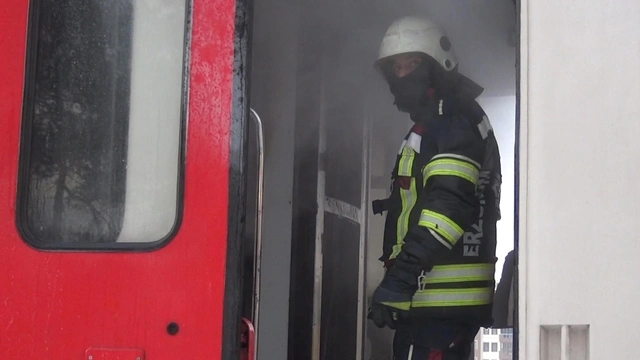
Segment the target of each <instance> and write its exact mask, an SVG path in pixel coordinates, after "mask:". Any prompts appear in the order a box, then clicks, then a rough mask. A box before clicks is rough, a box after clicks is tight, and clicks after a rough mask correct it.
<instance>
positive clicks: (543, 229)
mask: <svg viewBox="0 0 640 360" xmlns="http://www.w3.org/2000/svg"><path fill="white" fill-rule="evenodd" d="M521 4H522V6H521V7H522V27H521V31H522V33H521V37H520V40H521V61H522V64H521V66H522V70H521V86H520V91H521V96H522V98H521V103H520V113H521V131H520V145H519V151H520V157H521V162H520V168H519V177H520V187H519V201H520V204H519V225H520V231H519V250H520V251H519V258H518V261H519V273H520V276H519V283H520V294H519V308H520V309H522V311H521V312H520V314H519V320H520V322H521V326H520V329H519V330H520V339H521V340H520V351H519V355H520V359H552V358H553V357H551V356H549V353H548V351H551V350H556V349H560V346H561V340H562V339H563V338H564V336H563V334H568V335H569V338H568V339H567V340H569V341H568V342H562V346H566V351H567V352H569V353H572V354H578V355H575V356H577V357H576V358H580V359H635V358H636V356H637V353H638V333H637V331H636V329H637V326H638V322H639V321H640V315H639V314H638V312H637V310H636V309H637V299H638V298H640V282H638V280H637V274H638V270H639V269H640V266H639V265H638V259H637V253H638V249H639V245H638V238H637V235H636V234H637V233H639V232H640V222H639V221H638V214H640V206H639V205H638V204H639V202H638V199H639V198H640V187H638V177H639V175H640V171H639V170H638V166H637V163H638V160H637V158H638V154H640V142H638V140H637V138H638V134H640V122H639V121H638V119H639V118H640V102H639V101H638V99H640V22H639V21H638V19H639V18H640V2H638V1H632V0H629V1H619V0H618V1H612V0H595V1H591V2H589V6H576V4H575V2H572V1H569V0H560V1H550V0H529V1H522V2H521ZM555 325H559V326H562V325H586V326H588V327H587V328H586V331H582V332H574V331H573V330H574V329H575V328H567V331H566V332H565V331H547V332H546V335H548V336H547V337H546V340H548V341H547V343H546V345H547V346H541V341H542V340H545V339H541V333H545V329H547V330H549V329H551V330H553V327H552V326H555ZM573 335H575V337H572V336H573ZM584 340H586V342H585V341H584ZM585 352H586V353H585ZM580 354H582V355H580ZM557 358H560V356H558V357H557ZM571 358H572V359H573V358H574V355H571Z"/></svg>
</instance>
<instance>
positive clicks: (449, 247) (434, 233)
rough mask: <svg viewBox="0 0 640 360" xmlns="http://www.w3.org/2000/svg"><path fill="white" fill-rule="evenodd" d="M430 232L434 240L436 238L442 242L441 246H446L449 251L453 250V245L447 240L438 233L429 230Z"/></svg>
mask: <svg viewBox="0 0 640 360" xmlns="http://www.w3.org/2000/svg"><path fill="white" fill-rule="evenodd" d="M429 232H430V233H431V235H433V237H434V238H436V240H438V241H439V242H440V244H442V245H444V246H445V247H446V248H447V249H449V250H451V249H453V246H451V244H449V243H448V242H447V240H445V239H443V238H442V236H440V235H438V233H437V232H435V231H433V230H432V229H429Z"/></svg>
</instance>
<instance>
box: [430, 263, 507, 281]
mask: <svg viewBox="0 0 640 360" xmlns="http://www.w3.org/2000/svg"><path fill="white" fill-rule="evenodd" d="M494 273H495V265H494V264H458V265H436V266H434V267H433V269H431V271H429V272H425V273H423V274H422V275H421V280H422V283H424V284H437V283H453V282H466V281H490V280H492V279H493V277H494Z"/></svg>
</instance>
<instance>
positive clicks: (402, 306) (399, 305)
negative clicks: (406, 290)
mask: <svg viewBox="0 0 640 360" xmlns="http://www.w3.org/2000/svg"><path fill="white" fill-rule="evenodd" d="M381 304H382V305H384V306H388V307H392V308H394V309H398V310H404V311H409V310H411V302H410V301H404V302H382V303H381Z"/></svg>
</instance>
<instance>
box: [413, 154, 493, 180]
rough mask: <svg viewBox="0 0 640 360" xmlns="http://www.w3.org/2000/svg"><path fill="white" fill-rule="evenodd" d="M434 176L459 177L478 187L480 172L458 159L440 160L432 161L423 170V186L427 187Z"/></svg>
mask: <svg viewBox="0 0 640 360" xmlns="http://www.w3.org/2000/svg"><path fill="white" fill-rule="evenodd" d="M432 176H457V177H459V178H462V179H465V180H467V181H469V182H470V183H472V184H473V185H474V186H477V185H478V177H479V176H480V171H479V169H478V168H477V167H475V166H474V165H472V164H471V163H469V162H467V161H463V160H458V159H438V160H432V161H431V162H430V163H429V164H427V165H426V166H425V167H424V169H423V170H422V177H423V185H425V186H426V184H427V181H428V180H429V178H430V177H432Z"/></svg>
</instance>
